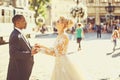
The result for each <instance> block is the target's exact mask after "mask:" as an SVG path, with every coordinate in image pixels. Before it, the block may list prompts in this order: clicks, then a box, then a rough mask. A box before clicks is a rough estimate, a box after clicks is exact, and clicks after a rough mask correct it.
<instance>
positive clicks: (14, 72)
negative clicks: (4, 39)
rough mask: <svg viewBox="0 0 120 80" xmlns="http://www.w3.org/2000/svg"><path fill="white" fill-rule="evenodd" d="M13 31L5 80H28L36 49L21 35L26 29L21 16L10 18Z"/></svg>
mask: <svg viewBox="0 0 120 80" xmlns="http://www.w3.org/2000/svg"><path fill="white" fill-rule="evenodd" d="M12 22H13V24H14V30H13V31H12V33H11V35H10V38H9V55H10V59H9V65H8V72H7V79H6V80H29V78H30V75H31V72H32V68H33V64H34V60H33V55H34V54H36V53H37V52H38V51H37V48H36V47H35V46H33V47H32V46H31V45H30V44H29V42H28V41H27V40H26V38H25V36H24V35H23V33H22V29H25V28H26V25H27V23H26V20H25V18H24V16H23V15H15V16H14V17H13V18H12Z"/></svg>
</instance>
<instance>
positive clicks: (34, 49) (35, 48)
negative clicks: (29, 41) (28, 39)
mask: <svg viewBox="0 0 120 80" xmlns="http://www.w3.org/2000/svg"><path fill="white" fill-rule="evenodd" d="M40 48H41V46H40V45H39V44H35V45H34V46H33V47H32V50H31V54H32V55H34V54H37V53H38V52H39V51H40Z"/></svg>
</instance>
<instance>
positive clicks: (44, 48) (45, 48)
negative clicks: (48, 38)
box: [40, 46, 55, 56]
mask: <svg viewBox="0 0 120 80" xmlns="http://www.w3.org/2000/svg"><path fill="white" fill-rule="evenodd" d="M40 51H41V52H43V53H45V54H47V55H51V56H55V51H54V50H53V49H51V48H48V47H45V46H40Z"/></svg>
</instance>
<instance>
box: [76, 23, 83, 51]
mask: <svg viewBox="0 0 120 80" xmlns="http://www.w3.org/2000/svg"><path fill="white" fill-rule="evenodd" d="M75 33H76V40H77V44H78V51H79V50H81V40H82V39H83V35H84V33H83V28H82V24H81V23H78V25H77V28H76V30H75Z"/></svg>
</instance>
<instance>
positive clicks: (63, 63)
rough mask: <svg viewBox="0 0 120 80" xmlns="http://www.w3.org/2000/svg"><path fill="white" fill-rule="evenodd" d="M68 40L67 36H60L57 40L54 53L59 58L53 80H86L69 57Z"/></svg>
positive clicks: (56, 59) (56, 60)
mask: <svg viewBox="0 0 120 80" xmlns="http://www.w3.org/2000/svg"><path fill="white" fill-rule="evenodd" d="M67 40H68V37H67V36H66V35H65V34H62V35H59V36H58V37H57V39H56V42H55V45H54V51H55V53H56V55H57V56H56V58H55V66H54V70H53V73H52V79H51V80H85V79H84V77H83V75H81V74H79V72H78V70H77V69H76V67H75V66H74V65H73V64H72V63H71V61H70V60H69V59H68V57H67V48H68V44H66V41H67ZM60 54H63V55H60Z"/></svg>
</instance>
